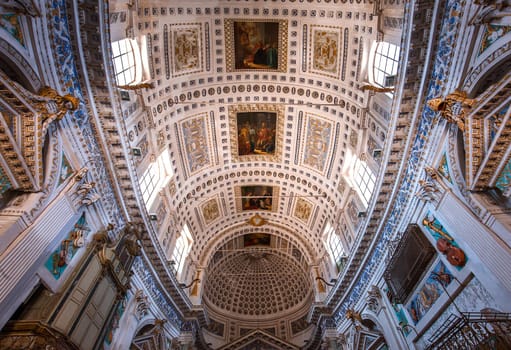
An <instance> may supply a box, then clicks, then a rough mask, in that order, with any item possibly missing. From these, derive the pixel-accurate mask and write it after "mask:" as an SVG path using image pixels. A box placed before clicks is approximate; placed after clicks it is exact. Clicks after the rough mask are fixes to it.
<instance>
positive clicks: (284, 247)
mask: <svg viewBox="0 0 511 350" xmlns="http://www.w3.org/2000/svg"><path fill="white" fill-rule="evenodd" d="M126 6H128V8H129V11H128V12H127V13H128V15H127V16H126ZM389 6H395V7H396V8H399V4H394V2H393V3H392V4H391V5H389ZM377 7H378V6H377V5H376V4H375V3H373V1H361V0H359V1H356V2H353V1H351V2H347V1H344V2H342V1H337V0H333V1H327V0H323V1H321V0H316V1H313V0H309V1H303V0H300V1H293V0H288V1H285V0H282V1H278V2H277V1H193V0H192V1H188V2H186V3H183V2H182V1H138V4H133V5H126V3H124V2H111V3H110V9H109V11H110V22H111V23H110V27H111V41H112V42H115V41H117V40H121V39H123V38H125V37H129V38H132V39H135V40H136V42H137V44H138V46H139V49H140V52H141V64H140V65H138V67H143V71H142V72H141V71H138V72H137V73H136V74H137V75H138V77H139V79H138V80H139V81H138V82H139V83H141V82H146V81H151V82H152V83H153V87H152V88H144V89H139V90H137V91H136V92H135V91H131V90H128V91H127V92H125V100H124V101H123V102H122V106H123V112H124V115H125V118H126V124H127V126H128V130H127V132H128V139H129V141H130V146H131V147H133V148H135V149H139V150H140V152H141V155H140V156H137V158H136V159H137V161H138V165H137V166H138V168H137V173H138V174H139V177H142V175H143V174H144V172H145V170H146V169H147V168H148V167H149V164H150V163H151V162H154V161H155V160H156V159H157V158H158V157H159V155H160V154H162V153H165V152H169V155H170V160H171V164H172V171H171V172H172V173H173V174H172V177H171V178H170V180H169V181H168V182H167V183H165V187H164V188H163V189H162V191H161V196H160V197H159V199H158V200H157V201H156V202H155V204H153V205H152V206H150V207H149V208H148V210H149V211H150V212H154V213H155V214H156V217H157V220H156V221H155V227H156V229H157V230H158V232H159V236H160V242H161V244H162V246H163V249H164V250H166V251H167V256H168V258H169V259H170V258H171V255H172V249H173V243H172V242H175V240H176V235H177V233H178V232H180V231H181V228H182V227H183V226H184V225H185V224H186V225H187V226H188V227H189V229H190V234H191V239H189V243H190V244H191V250H190V253H189V256H188V260H187V265H186V266H185V268H184V270H183V272H182V274H181V279H182V280H183V281H185V282H189V281H192V280H193V279H194V278H198V279H201V285H202V287H203V294H202V300H201V299H200V298H199V300H201V301H198V303H199V304H200V303H202V302H204V303H205V304H206V306H208V307H209V308H210V309H211V313H212V315H215V318H217V319H218V320H220V321H225V320H226V319H229V318H230V317H234V318H236V319H237V320H238V321H239V322H241V323H242V324H244V325H245V327H247V328H259V326H260V325H259V324H258V325H257V327H256V326H255V325H254V324H253V323H252V324H251V322H252V321H253V319H254V316H255V315H257V316H258V319H262V320H263V321H264V322H266V325H267V326H268V327H269V325H272V324H274V325H275V327H278V322H277V321H278V319H282V318H285V317H284V314H285V313H286V310H287V311H288V316H289V317H288V318H289V319H290V320H292V319H300V318H301V317H303V316H304V315H305V314H306V313H307V311H308V307H310V305H311V303H312V302H313V300H315V299H316V300H317V299H318V298H320V297H319V296H318V295H319V294H321V293H325V292H326V288H327V286H326V285H325V284H323V283H321V282H318V284H316V282H315V278H316V277H317V276H322V277H323V278H325V279H329V278H333V277H336V273H337V271H335V269H333V268H332V263H331V262H330V260H329V259H330V258H329V256H328V253H327V251H326V249H325V245H324V238H325V237H324V235H323V234H324V228H325V227H326V225H327V224H331V225H332V226H333V227H334V228H335V229H336V230H337V232H338V233H340V237H341V240H342V243H343V247H344V250H345V251H346V253H347V254H349V250H350V248H351V247H352V245H353V242H354V241H355V239H356V236H357V233H358V230H359V228H360V227H361V226H362V225H361V223H362V221H363V220H364V217H363V215H360V214H359V213H363V212H364V211H365V210H366V206H367V204H365V203H364V200H363V199H361V196H360V195H359V194H358V193H357V191H356V185H355V184H354V181H353V173H354V166H355V164H356V163H357V160H363V161H364V162H365V163H367V165H368V167H369V168H370V169H371V170H372V172H373V173H375V174H376V173H377V172H378V168H379V161H380V160H379V158H378V157H377V156H376V155H377V152H374V151H377V150H378V149H381V148H383V145H384V141H385V134H386V129H387V123H388V120H386V119H385V118H386V117H387V116H388V110H390V104H391V98H390V97H389V96H387V95H381V96H378V97H376V98H375V96H374V94H371V95H370V93H369V92H368V91H363V89H362V86H363V85H364V84H366V83H367V82H368V81H369V80H370V77H369V75H368V74H369V71H370V70H371V65H372V63H371V57H372V55H371V52H372V51H374V47H375V43H376V41H377V39H382V36H381V34H378V32H379V31H378V16H377V11H376V10H377ZM398 12H399V11H398ZM259 48H260V50H258V49H259ZM371 74H372V73H371ZM128 94H129V97H128ZM140 105H144V106H146V108H145V109H144V112H143V113H139V112H137V110H140V108H139V107H140ZM373 155H374V156H373ZM192 241H193V243H192ZM313 282H314V283H313ZM190 293H191V294H192V296H197V295H198V294H199V292H197V291H195V292H194V291H193V290H191V291H190ZM194 293H195V295H194ZM192 300H195V302H197V301H196V300H197V299H193V298H192ZM300 310H301V311H300ZM258 322H259V321H258ZM272 322H273V323H272ZM298 328H300V327H298ZM303 328H304V327H301V329H300V330H302V329H303ZM276 334H277V335H279V336H281V337H283V338H289V337H290V336H291V335H292V332H290V331H283V332H281V331H280V330H278V329H277V331H276Z"/></svg>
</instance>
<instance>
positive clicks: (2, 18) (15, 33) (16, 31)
mask: <svg viewBox="0 0 511 350" xmlns="http://www.w3.org/2000/svg"><path fill="white" fill-rule="evenodd" d="M0 28H2V29H4V30H5V31H7V33H9V34H10V35H11V36H12V37H13V38H14V39H16V41H17V42H19V43H20V44H21V45H23V46H24V45H25V40H24V38H23V31H22V29H21V25H20V22H19V17H18V15H15V14H4V15H0Z"/></svg>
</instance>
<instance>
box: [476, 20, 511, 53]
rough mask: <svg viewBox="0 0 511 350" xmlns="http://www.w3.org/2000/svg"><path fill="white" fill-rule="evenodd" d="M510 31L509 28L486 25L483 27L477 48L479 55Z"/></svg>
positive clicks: (510, 28)
mask: <svg viewBox="0 0 511 350" xmlns="http://www.w3.org/2000/svg"><path fill="white" fill-rule="evenodd" d="M510 31H511V27H510V26H503V25H497V24H489V23H486V24H485V25H484V32H483V39H482V40H481V46H480V47H479V55H481V54H482V53H483V52H484V51H486V50H487V49H488V48H489V47H490V46H492V45H493V44H494V43H495V42H496V41H497V40H499V39H500V38H502V37H503V36H505V35H506V34H507V33H509V32H510Z"/></svg>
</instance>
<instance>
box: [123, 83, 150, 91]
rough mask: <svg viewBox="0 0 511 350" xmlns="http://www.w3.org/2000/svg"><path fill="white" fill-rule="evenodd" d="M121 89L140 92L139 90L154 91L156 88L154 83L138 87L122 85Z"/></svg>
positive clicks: (138, 85)
mask: <svg viewBox="0 0 511 350" xmlns="http://www.w3.org/2000/svg"><path fill="white" fill-rule="evenodd" d="M118 88H119V89H123V90H139V89H152V88H154V83H140V84H136V85H120V86H118Z"/></svg>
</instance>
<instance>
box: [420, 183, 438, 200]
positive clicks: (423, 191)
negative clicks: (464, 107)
mask: <svg viewBox="0 0 511 350" xmlns="http://www.w3.org/2000/svg"><path fill="white" fill-rule="evenodd" d="M419 186H420V187H419V191H418V192H417V193H416V194H415V195H416V196H417V197H418V198H419V199H421V200H423V201H425V202H432V201H435V200H436V193H437V192H438V189H437V188H436V186H435V184H434V183H433V182H432V181H429V180H419Z"/></svg>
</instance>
